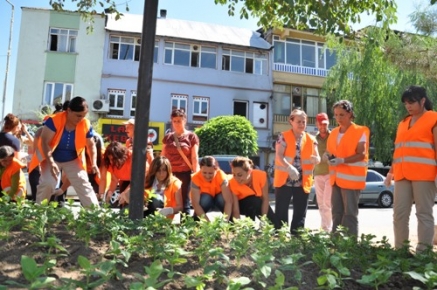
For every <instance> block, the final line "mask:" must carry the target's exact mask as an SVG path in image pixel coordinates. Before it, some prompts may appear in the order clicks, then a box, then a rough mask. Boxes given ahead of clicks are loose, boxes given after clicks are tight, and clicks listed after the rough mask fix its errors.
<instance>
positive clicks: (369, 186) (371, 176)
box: [308, 169, 394, 208]
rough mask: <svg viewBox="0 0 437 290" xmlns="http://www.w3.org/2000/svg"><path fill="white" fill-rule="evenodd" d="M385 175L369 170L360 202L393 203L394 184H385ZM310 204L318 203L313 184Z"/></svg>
mask: <svg viewBox="0 0 437 290" xmlns="http://www.w3.org/2000/svg"><path fill="white" fill-rule="evenodd" d="M384 178H385V177H384V175H382V174H380V173H378V172H376V171H375V170H372V169H369V170H367V177H366V188H365V189H364V190H362V191H361V195H360V200H359V204H366V203H367V204H378V205H379V207H382V208H388V207H391V206H392V205H393V192H394V184H393V182H392V184H391V186H390V187H388V188H387V187H386V186H385V185H384ZM308 202H309V203H310V204H316V205H317V198H316V190H315V187H314V186H313V187H312V188H311V192H310V195H309V196H308Z"/></svg>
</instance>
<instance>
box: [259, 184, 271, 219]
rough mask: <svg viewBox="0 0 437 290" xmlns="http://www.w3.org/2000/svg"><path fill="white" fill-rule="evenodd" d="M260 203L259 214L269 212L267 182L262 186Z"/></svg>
mask: <svg viewBox="0 0 437 290" xmlns="http://www.w3.org/2000/svg"><path fill="white" fill-rule="evenodd" d="M261 198H262V204H261V214H262V215H267V213H268V212H269V206H270V204H269V183H268V182H267V180H266V182H265V184H264V186H263V188H262V197H261Z"/></svg>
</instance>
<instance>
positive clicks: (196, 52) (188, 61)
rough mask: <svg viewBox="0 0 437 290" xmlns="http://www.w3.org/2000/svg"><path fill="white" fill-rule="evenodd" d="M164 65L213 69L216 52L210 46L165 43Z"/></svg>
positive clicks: (215, 61)
mask: <svg viewBox="0 0 437 290" xmlns="http://www.w3.org/2000/svg"><path fill="white" fill-rule="evenodd" d="M164 63H166V64H172V65H181V66H190V67H201V68H213V69H215V68H216V63H217V50H216V48H215V47H211V46H200V45H189V44H182V43H175V42H166V43H165V56H164Z"/></svg>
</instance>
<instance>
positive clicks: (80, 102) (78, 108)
mask: <svg viewBox="0 0 437 290" xmlns="http://www.w3.org/2000/svg"><path fill="white" fill-rule="evenodd" d="M68 108H69V109H70V110H71V111H73V112H83V111H85V110H88V104H87V103H86V100H85V99H84V98H82V97H79V96H77V97H74V98H73V99H71V101H70V103H69V104H68Z"/></svg>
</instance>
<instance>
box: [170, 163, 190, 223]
mask: <svg viewBox="0 0 437 290" xmlns="http://www.w3.org/2000/svg"><path fill="white" fill-rule="evenodd" d="M173 175H174V176H176V177H177V178H178V179H179V180H180V181H182V187H181V193H182V205H183V209H182V212H183V213H185V214H187V215H189V214H190V195H189V193H190V185H191V171H183V172H173Z"/></svg>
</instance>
